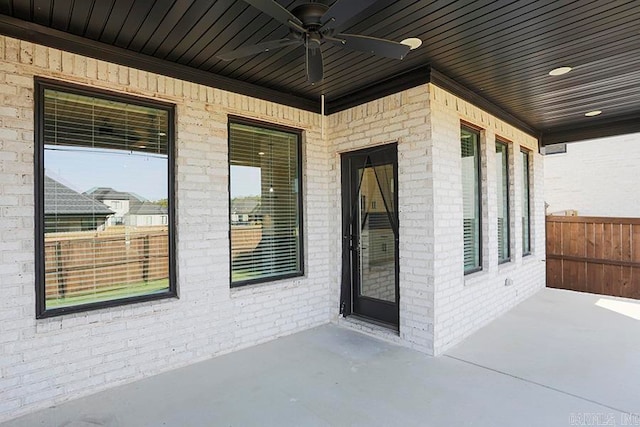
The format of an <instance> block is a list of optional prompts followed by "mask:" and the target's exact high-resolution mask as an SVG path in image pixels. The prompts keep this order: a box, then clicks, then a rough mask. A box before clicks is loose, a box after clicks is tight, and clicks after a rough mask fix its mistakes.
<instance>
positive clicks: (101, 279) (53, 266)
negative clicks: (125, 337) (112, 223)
mask: <svg viewBox="0 0 640 427" xmlns="http://www.w3.org/2000/svg"><path fill="white" fill-rule="evenodd" d="M114 228H115V227H114ZM150 228H151V227H150ZM168 245H169V239H168V233H167V229H166V227H162V228H160V229H159V230H153V231H150V230H142V231H131V232H126V233H125V232H91V231H90V232H75V233H52V234H47V235H46V236H45V244H44V257H45V283H46V294H47V298H62V297H65V296H78V295H83V294H85V293H87V292H91V293H96V292H101V291H107V290H113V289H117V288H122V287H126V285H128V284H132V283H145V282H149V281H154V280H160V279H166V278H167V277H169V248H168Z"/></svg>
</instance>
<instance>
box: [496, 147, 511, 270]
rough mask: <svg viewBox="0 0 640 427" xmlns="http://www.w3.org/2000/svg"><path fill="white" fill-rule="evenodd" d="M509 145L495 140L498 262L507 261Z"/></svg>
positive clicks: (508, 252) (508, 250)
mask: <svg viewBox="0 0 640 427" xmlns="http://www.w3.org/2000/svg"><path fill="white" fill-rule="evenodd" d="M508 148H509V146H508V145H507V144H505V143H504V142H499V141H496V173H497V174H498V176H497V177H496V178H497V179H496V181H497V184H498V189H497V190H498V192H497V195H498V262H505V261H508V260H509V258H510V256H511V254H510V249H509V240H510V239H509V153H508Z"/></svg>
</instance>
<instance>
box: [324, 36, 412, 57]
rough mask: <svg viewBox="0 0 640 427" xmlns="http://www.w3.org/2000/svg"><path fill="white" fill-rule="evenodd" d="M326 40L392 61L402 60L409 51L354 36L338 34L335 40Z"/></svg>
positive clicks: (388, 42) (376, 39)
mask: <svg viewBox="0 0 640 427" xmlns="http://www.w3.org/2000/svg"><path fill="white" fill-rule="evenodd" d="M327 40H328V41H330V42H332V43H335V44H338V45H340V46H345V47H348V48H350V49H353V50H358V51H360V52H366V53H372V54H374V55H378V56H384V57H386V58H392V59H403V58H404V57H405V55H406V54H407V53H408V52H409V50H411V48H410V47H409V46H407V45H404V44H402V43H398V42H394V41H391V40H385V39H378V38H375V37H369V36H360V35H356V34H338V35H337V36H335V38H331V39H327Z"/></svg>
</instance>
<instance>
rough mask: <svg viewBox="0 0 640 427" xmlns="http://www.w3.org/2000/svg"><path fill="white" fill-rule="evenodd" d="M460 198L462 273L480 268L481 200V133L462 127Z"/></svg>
mask: <svg viewBox="0 0 640 427" xmlns="http://www.w3.org/2000/svg"><path fill="white" fill-rule="evenodd" d="M460 141H461V155H462V199H463V228H464V231H463V234H464V271H465V274H467V273H472V272H474V271H478V270H481V269H482V254H481V230H482V228H481V212H480V208H481V203H480V134H479V133H478V132H477V131H475V130H473V129H470V128H467V127H464V126H463V127H462V129H461V135H460Z"/></svg>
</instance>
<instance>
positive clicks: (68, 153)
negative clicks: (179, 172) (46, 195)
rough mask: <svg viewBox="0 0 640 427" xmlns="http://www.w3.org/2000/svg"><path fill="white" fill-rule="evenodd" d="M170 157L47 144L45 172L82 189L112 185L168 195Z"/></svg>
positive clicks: (143, 193)
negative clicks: (168, 163) (168, 158)
mask: <svg viewBox="0 0 640 427" xmlns="http://www.w3.org/2000/svg"><path fill="white" fill-rule="evenodd" d="M167 162H168V160H167V157H166V156H159V155H153V154H152V155H147V154H142V153H136V152H129V151H122V150H106V149H87V148H81V147H68V146H45V155H44V167H45V174H46V175H47V176H49V177H50V178H53V179H55V180H56V181H59V182H60V183H62V184H63V185H66V186H68V187H70V188H71V189H73V190H75V191H77V192H79V193H82V192H85V191H87V190H89V189H91V188H93V187H111V188H113V189H114V190H117V191H126V192H133V193H136V194H138V195H140V196H142V197H144V198H146V199H148V200H151V201H155V200H159V199H166V198H167V196H168V172H167Z"/></svg>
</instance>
